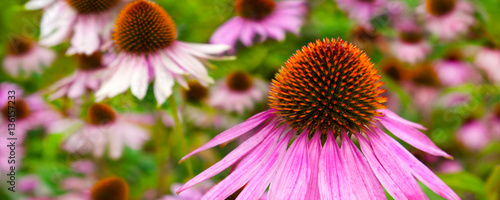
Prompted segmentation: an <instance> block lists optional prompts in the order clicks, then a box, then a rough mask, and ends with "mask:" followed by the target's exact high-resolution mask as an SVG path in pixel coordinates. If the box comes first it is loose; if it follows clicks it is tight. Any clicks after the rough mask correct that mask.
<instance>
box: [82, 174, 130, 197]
mask: <svg viewBox="0 0 500 200" xmlns="http://www.w3.org/2000/svg"><path fill="white" fill-rule="evenodd" d="M90 193H91V197H92V200H127V199H128V185H127V182H125V180H123V179H121V178H118V177H110V178H105V179H102V180H100V181H99V182H97V183H96V184H95V185H94V186H93V187H92V190H91V192H90Z"/></svg>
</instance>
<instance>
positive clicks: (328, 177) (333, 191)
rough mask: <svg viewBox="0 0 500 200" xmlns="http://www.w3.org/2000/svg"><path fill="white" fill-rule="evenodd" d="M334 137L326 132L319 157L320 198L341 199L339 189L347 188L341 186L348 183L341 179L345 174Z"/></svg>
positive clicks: (344, 189) (345, 189) (324, 199)
mask: <svg viewBox="0 0 500 200" xmlns="http://www.w3.org/2000/svg"><path fill="white" fill-rule="evenodd" d="M334 137H335V136H334V135H333V133H331V132H330V133H328V135H327V138H326V142H325V146H324V147H323V149H322V150H321V155H320V157H319V171H318V181H319V183H318V184H319V193H320V195H321V199H322V200H340V199H342V195H341V191H344V192H347V191H348V190H349V189H348V188H342V187H345V186H347V185H348V184H347V183H346V182H343V181H341V180H343V179H344V178H345V177H346V176H347V174H346V173H345V172H344V167H343V166H342V161H341V160H340V155H339V151H340V149H339V146H338V145H337V142H336V141H335V140H334ZM345 198H347V197H345Z"/></svg>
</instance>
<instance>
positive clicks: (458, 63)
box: [435, 50, 481, 86]
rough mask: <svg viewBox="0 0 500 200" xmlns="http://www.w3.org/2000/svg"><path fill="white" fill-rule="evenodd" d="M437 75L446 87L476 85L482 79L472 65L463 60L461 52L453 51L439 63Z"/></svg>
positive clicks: (437, 64)
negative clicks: (466, 84)
mask: <svg viewBox="0 0 500 200" xmlns="http://www.w3.org/2000/svg"><path fill="white" fill-rule="evenodd" d="M435 68H436V73H437V76H438V77H439V80H440V82H441V83H442V84H443V85H445V86H458V85H462V84H465V83H475V82H478V81H479V80H480V79H481V75H480V74H478V73H477V72H476V71H475V70H474V68H473V67H472V65H471V64H470V63H469V62H467V61H465V60H463V58H462V53H461V52H460V51H459V50H452V51H450V52H448V55H446V56H445V57H444V59H442V60H439V61H437V63H436V66H435Z"/></svg>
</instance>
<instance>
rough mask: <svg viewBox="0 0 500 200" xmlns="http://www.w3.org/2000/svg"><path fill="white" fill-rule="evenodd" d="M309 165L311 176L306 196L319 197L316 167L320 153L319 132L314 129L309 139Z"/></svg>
mask: <svg viewBox="0 0 500 200" xmlns="http://www.w3.org/2000/svg"><path fill="white" fill-rule="evenodd" d="M308 151H309V166H310V168H311V177H310V180H309V187H308V188H307V193H306V197H307V198H310V199H320V195H319V188H318V171H319V169H318V167H319V158H320V154H321V132H320V131H316V133H314V136H313V137H312V138H311V141H309V147H308Z"/></svg>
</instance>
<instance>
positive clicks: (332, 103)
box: [269, 39, 387, 132]
mask: <svg viewBox="0 0 500 200" xmlns="http://www.w3.org/2000/svg"><path fill="white" fill-rule="evenodd" d="M379 79H380V76H379V75H377V70H376V69H375V68H374V67H373V63H371V62H370V58H368V56H366V54H364V53H363V52H362V51H361V50H360V49H359V48H357V47H356V46H354V45H352V44H349V43H347V42H344V41H343V40H340V39H337V40H329V39H324V40H323V41H320V40H317V41H316V43H309V45H307V46H304V47H302V49H301V50H297V52H296V53H295V54H294V55H293V56H292V57H290V58H289V59H288V61H287V62H286V63H285V65H284V66H283V67H282V68H281V69H280V71H279V72H278V74H277V75H276V77H275V79H274V80H273V82H272V86H271V91H270V92H269V106H270V107H271V108H273V109H275V110H277V113H278V114H279V115H280V116H281V117H282V118H283V119H284V121H286V122H288V123H289V124H290V125H291V126H292V127H295V128H298V129H305V128H307V129H309V130H310V131H314V130H316V129H319V130H321V131H326V130H333V131H334V132H339V131H340V130H345V129H348V130H354V129H358V130H359V129H363V128H364V126H365V125H368V124H370V122H372V121H374V119H373V116H378V115H379V114H380V113H378V112H377V111H376V110H377V109H383V108H385V106H384V105H383V104H382V103H384V102H386V101H387V98H386V97H382V96H380V95H381V94H382V93H383V92H384V91H385V90H384V89H380V87H381V86H382V85H383V84H384V83H383V82H379Z"/></svg>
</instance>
